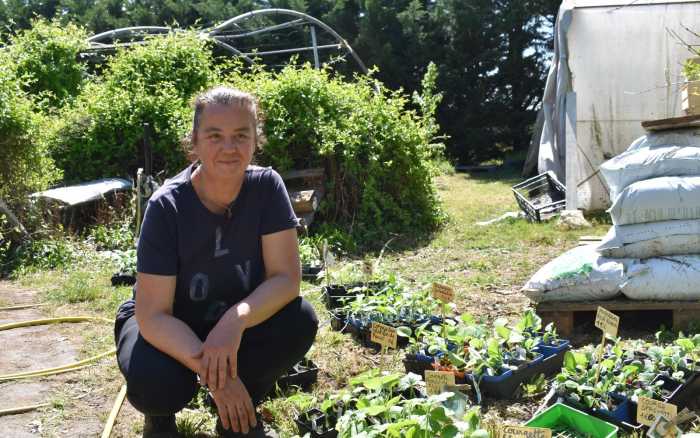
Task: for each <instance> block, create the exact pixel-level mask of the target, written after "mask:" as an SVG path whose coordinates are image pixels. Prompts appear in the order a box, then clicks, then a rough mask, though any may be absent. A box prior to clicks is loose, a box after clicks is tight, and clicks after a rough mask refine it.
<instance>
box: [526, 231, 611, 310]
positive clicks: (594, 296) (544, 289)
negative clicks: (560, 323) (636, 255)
mask: <svg viewBox="0 0 700 438" xmlns="http://www.w3.org/2000/svg"><path fill="white" fill-rule="evenodd" d="M624 271H625V268H624V265H623V263H622V262H621V261H619V260H612V259H607V258H604V257H602V256H601V255H600V254H599V253H598V252H597V251H596V245H595V244H593V245H585V246H579V247H577V248H574V249H571V250H569V251H567V252H565V253H564V254H562V255H560V256H559V257H557V258H555V259H554V260H552V261H550V262H549V263H547V264H546V265H544V266H543V267H542V268H540V270H539V271H537V272H536V273H535V275H533V276H532V278H530V280H529V281H528V282H527V283H526V284H525V286H524V287H523V289H522V292H523V293H524V294H525V295H526V296H527V297H528V298H530V299H531V300H533V301H535V302H544V301H582V300H605V299H608V298H613V297H614V296H616V295H617V294H618V292H619V290H620V283H622V282H623V280H624Z"/></svg>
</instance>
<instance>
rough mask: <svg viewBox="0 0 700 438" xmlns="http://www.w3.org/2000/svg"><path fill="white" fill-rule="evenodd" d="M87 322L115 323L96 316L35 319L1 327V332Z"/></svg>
mask: <svg viewBox="0 0 700 438" xmlns="http://www.w3.org/2000/svg"><path fill="white" fill-rule="evenodd" d="M86 321H102V322H108V323H110V324H111V323H112V322H113V321H111V320H109V319H107V318H99V317H96V316H64V317H61V318H46V319H35V320H33V321H24V322H12V323H10V324H3V325H0V331H3V330H11V329H15V328H20V327H31V326H35V325H46V324H58V323H62V322H86Z"/></svg>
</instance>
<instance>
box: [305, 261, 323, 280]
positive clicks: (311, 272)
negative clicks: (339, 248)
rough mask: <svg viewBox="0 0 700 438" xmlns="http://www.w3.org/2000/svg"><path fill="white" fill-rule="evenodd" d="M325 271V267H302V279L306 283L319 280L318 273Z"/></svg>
mask: <svg viewBox="0 0 700 438" xmlns="http://www.w3.org/2000/svg"><path fill="white" fill-rule="evenodd" d="M322 270H323V265H302V267H301V278H302V279H303V280H306V281H314V280H316V279H317V278H318V273H319V272H321V271H322Z"/></svg>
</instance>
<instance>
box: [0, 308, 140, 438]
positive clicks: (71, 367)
mask: <svg viewBox="0 0 700 438" xmlns="http://www.w3.org/2000/svg"><path fill="white" fill-rule="evenodd" d="M34 306H36V305H32V306H26V307H34ZM18 307H21V306H14V307H13V308H11V309H10V308H4V309H5V310H8V309H9V310H15V309H16V308H18ZM26 307H25V308H26ZM0 310H3V309H0ZM85 321H104V322H108V323H110V324H111V323H112V321H111V320H109V319H106V318H98V317H92V316H68V317H62V318H47V319H37V320H33V321H24V322H17V323H11V324H3V325H0V331H3V330H11V329H14V328H20V327H30V326H36V325H44V324H57V323H62V322H85ZM116 351H117V349H116V348H113V349H111V350H110V351H107V352H104V353H101V354H98V355H95V356H92V357H89V358H87V359H83V360H81V361H78V362H74V363H72V364H68V365H63V366H60V367H54V368H46V369H43V370H36V371H26V372H23V373H13V374H5V375H2V376H0V382H4V381H8V380H17V379H25V378H30V377H40V376H48V375H53V374H60V373H65V372H68V371H75V370H79V369H82V368H85V367H87V366H89V365H90V363H92V362H95V361H97V360H99V359H101V358H103V357H105V356H109V355H111V354H114V353H116ZM125 397H126V385H122V388H121V390H120V391H119V395H117V399H116V400H115V402H114V406H113V407H112V412H110V414H109V418H108V419H107V423H106V424H105V429H104V431H103V432H102V438H109V436H110V435H111V433H112V427H113V426H114V422H115V420H116V419H117V415H119V410H120V409H121V407H122V404H123V403H124V398H125ZM46 406H50V404H49V403H42V404H37V405H31V406H21V407H18V408H10V409H3V410H0V416H3V415H12V414H20V413H23V412H28V411H32V410H34V409H39V408H43V407H46Z"/></svg>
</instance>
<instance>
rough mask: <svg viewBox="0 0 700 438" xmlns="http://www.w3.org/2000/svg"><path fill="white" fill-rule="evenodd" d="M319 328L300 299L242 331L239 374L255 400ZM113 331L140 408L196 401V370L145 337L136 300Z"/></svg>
mask: <svg viewBox="0 0 700 438" xmlns="http://www.w3.org/2000/svg"><path fill="white" fill-rule="evenodd" d="M317 329H318V319H317V318H316V314H315V313H314V310H313V308H312V307H311V305H310V304H309V303H308V302H307V301H306V300H304V299H302V298H300V297H299V298H296V299H295V300H294V301H292V302H291V303H289V304H287V305H286V306H285V307H284V308H282V309H281V310H280V311H279V312H277V313H276V314H275V315H273V316H272V317H271V318H270V319H268V320H267V321H265V322H263V323H261V324H258V325H257V326H255V327H251V328H249V329H246V330H245V331H244V332H243V338H242V340H241V346H240V349H239V350H238V376H239V377H240V378H241V380H242V381H243V383H244V384H245V386H246V389H247V390H248V393H249V394H250V397H251V398H252V399H253V404H255V405H257V404H259V403H260V402H261V401H262V400H263V398H264V397H265V396H266V395H267V394H268V393H269V392H270V391H271V390H272V389H273V387H274V385H275V382H276V381H277V379H278V378H279V377H280V376H282V375H283V374H284V373H285V372H286V371H287V370H288V369H289V368H290V367H291V366H292V365H294V364H295V363H296V362H298V361H299V360H301V359H302V358H303V357H304V355H305V354H306V352H307V351H308V350H309V348H311V344H312V343H313V341H314V338H315V337H316V330H317ZM114 331H115V340H116V343H117V361H118V363H119V369H120V370H121V372H122V374H123V375H124V377H125V379H126V387H127V392H126V395H127V398H128V399H129V402H130V403H131V404H132V405H133V406H134V407H135V408H136V409H137V410H139V411H140V412H142V413H144V414H146V415H170V414H174V413H175V412H178V411H179V410H181V409H182V408H184V407H185V406H186V405H187V403H189V401H190V400H192V398H193V397H194V395H195V394H196V393H197V389H198V383H197V376H196V374H195V373H194V372H192V371H191V370H190V369H189V368H187V367H185V366H184V365H182V364H181V363H180V362H178V361H177V360H175V359H173V358H172V357H170V356H168V355H167V354H165V353H163V352H161V351H159V350H158V349H156V348H155V347H153V346H152V345H151V344H149V343H148V342H147V341H146V340H145V339H144V338H143V337H142V336H141V333H140V332H139V327H138V324H137V323H136V316H135V315H134V305H133V301H128V302H126V303H124V304H123V305H122V306H121V307H120V309H119V312H118V314H117V320H116V323H115V327H114Z"/></svg>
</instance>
